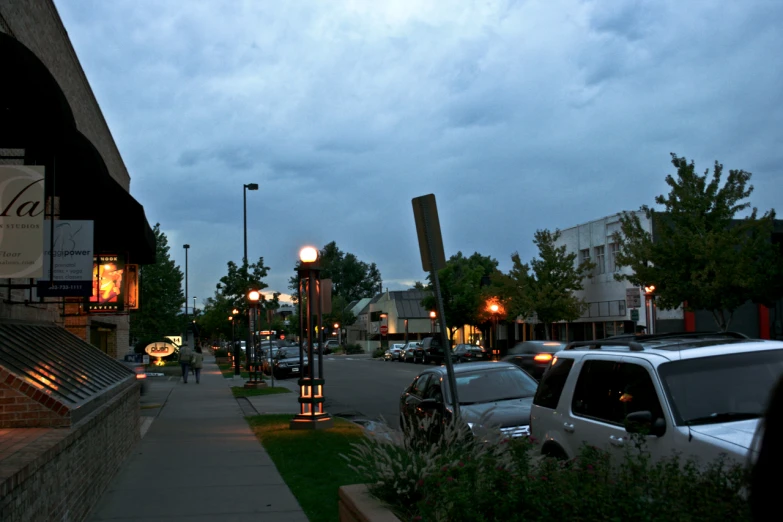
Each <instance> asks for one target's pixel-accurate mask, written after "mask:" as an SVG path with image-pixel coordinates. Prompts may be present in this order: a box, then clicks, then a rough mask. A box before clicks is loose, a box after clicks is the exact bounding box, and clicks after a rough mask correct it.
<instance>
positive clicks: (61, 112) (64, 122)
mask: <svg viewBox="0 0 783 522" xmlns="http://www.w3.org/2000/svg"><path fill="white" fill-rule="evenodd" d="M0 56H2V67H3V80H2V81H0V148H6V149H15V148H24V147H26V146H29V145H30V142H31V141H34V142H35V143H37V144H43V143H50V142H52V141H56V140H57V139H58V137H59V136H61V135H62V133H63V132H65V131H68V130H71V129H75V128H76V122H75V120H74V117H73V111H71V107H70V105H69V104H68V100H67V99H66V98H65V94H63V91H62V89H61V88H60V85H59V84H58V83H57V80H55V79H54V76H52V73H51V72H49V69H47V67H46V65H44V64H43V62H41V60H39V59H38V57H37V56H36V55H35V53H33V52H32V51H31V50H30V49H28V48H27V47H26V46H25V45H24V44H22V43H21V42H19V41H18V40H17V39H16V38H13V37H12V36H9V35H7V34H5V33H3V32H0Z"/></svg>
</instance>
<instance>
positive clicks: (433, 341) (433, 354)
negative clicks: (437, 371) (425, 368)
mask: <svg viewBox="0 0 783 522" xmlns="http://www.w3.org/2000/svg"><path fill="white" fill-rule="evenodd" d="M421 349H422V351H423V352H424V355H423V361H422V362H424V364H429V363H433V362H434V363H435V364H443V363H444V361H445V358H446V357H445V353H444V351H443V347H442V346H441V342H440V338H438V337H425V338H424V339H422V340H421ZM449 353H450V354H451V361H452V362H457V361H459V357H458V356H457V355H455V354H454V352H453V350H451V348H449Z"/></svg>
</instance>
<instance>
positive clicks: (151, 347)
mask: <svg viewBox="0 0 783 522" xmlns="http://www.w3.org/2000/svg"><path fill="white" fill-rule="evenodd" d="M144 351H145V352H147V353H148V354H149V355H151V356H153V357H166V356H167V355H171V354H173V353H174V352H175V351H177V347H176V346H174V345H173V344H171V343H163V342H160V343H151V344H148V345H147V346H146V347H145V348H144Z"/></svg>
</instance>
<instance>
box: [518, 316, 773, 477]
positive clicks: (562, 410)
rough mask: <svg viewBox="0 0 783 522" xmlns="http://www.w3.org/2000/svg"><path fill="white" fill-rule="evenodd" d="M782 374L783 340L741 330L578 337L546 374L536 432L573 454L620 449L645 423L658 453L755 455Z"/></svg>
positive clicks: (551, 450)
mask: <svg viewBox="0 0 783 522" xmlns="http://www.w3.org/2000/svg"><path fill="white" fill-rule="evenodd" d="M781 375H783V342H779V341H761V340H751V339H748V338H747V337H745V336H743V335H742V334H736V333H732V332H726V333H711V334H703V333H702V334H663V335H648V336H639V337H637V338H636V339H628V340H612V339H608V340H601V341H585V342H576V343H571V344H570V345H568V346H567V347H566V348H565V349H564V350H562V351H560V352H558V353H557V356H556V357H555V358H554V359H553V360H552V363H551V365H550V367H549V369H548V370H547V372H546V373H545V374H544V376H543V378H542V380H541V383H540V385H539V387H538V391H537V392H536V396H535V399H534V400H533V407H532V409H531V413H530V419H531V420H530V424H531V434H532V436H533V437H534V438H535V439H538V440H539V441H540V444H541V451H542V453H543V454H545V455H550V456H554V457H558V458H565V459H570V458H573V457H575V456H577V454H578V453H579V450H580V448H581V446H582V445H583V444H589V445H592V446H596V447H599V448H601V449H604V450H608V451H609V452H610V453H611V454H613V455H616V456H620V455H621V453H622V452H623V451H624V447H625V446H626V445H628V444H630V441H629V436H630V433H633V432H639V433H645V434H647V435H646V443H647V444H646V446H647V447H646V450H647V451H649V452H650V454H651V456H652V457H653V458H654V459H660V458H662V457H670V456H672V455H673V454H674V453H675V452H676V453H678V454H680V455H682V456H683V457H684V458H695V459H703V461H706V462H709V461H712V460H713V459H715V458H716V457H718V455H720V454H726V455H727V456H728V457H729V458H732V459H735V460H737V461H739V462H740V463H746V462H747V459H748V457H749V456H750V457H751V458H752V457H753V456H754V455H755V453H756V452H755V450H754V451H753V452H752V453H753V454H751V455H749V452H750V451H751V448H752V447H753V446H754V444H753V442H754V434H755V433H756V429H757V427H758V424H759V418H760V417H761V416H762V415H763V412H764V410H765V408H766V404H767V401H768V399H769V396H770V393H771V392H772V389H773V388H774V386H775V383H777V381H778V379H779V378H780V376H781Z"/></svg>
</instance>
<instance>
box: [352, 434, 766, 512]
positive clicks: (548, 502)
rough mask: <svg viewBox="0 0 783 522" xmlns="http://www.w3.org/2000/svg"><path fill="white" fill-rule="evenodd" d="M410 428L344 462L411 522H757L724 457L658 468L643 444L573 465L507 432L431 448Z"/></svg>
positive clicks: (372, 441) (593, 453) (360, 446)
mask: <svg viewBox="0 0 783 522" xmlns="http://www.w3.org/2000/svg"><path fill="white" fill-rule="evenodd" d="M424 422H425V424H426V423H427V422H430V423H431V421H429V420H425V421H424ZM479 424H485V423H479ZM403 428H404V432H405V434H406V435H405V443H404V444H403V445H395V444H392V443H390V442H387V441H384V440H382V439H377V438H368V439H367V440H364V441H362V442H361V443H357V444H354V445H353V448H352V452H351V453H350V455H348V456H344V458H346V459H347V460H348V461H349V463H350V464H351V467H352V468H353V469H355V470H356V471H358V472H359V473H360V474H362V475H363V477H364V481H365V483H367V484H368V485H369V489H370V493H371V494H373V495H374V496H375V497H376V498H378V499H379V500H381V501H382V502H384V503H386V504H388V505H389V506H390V507H391V509H392V510H393V511H394V512H395V513H396V514H397V516H399V517H400V518H401V520H422V521H440V520H444V521H445V520H448V521H450V522H461V521H466V522H467V521H474V520H475V521H490V520H503V521H525V522H530V521H552V520H580V521H585V522H591V521H596V522H597V521H604V520H618V521H619V520H643V521H670V520H678V521H694V522H695V521H697V520H698V521H701V520H705V521H710V520H716V521H724V520H732V521H750V520H751V516H750V510H749V506H748V503H747V501H746V500H745V498H744V496H743V493H744V492H745V491H746V489H745V488H746V487H747V474H746V471H745V470H744V469H743V468H742V467H740V466H737V465H729V464H727V463H726V462H724V461H721V460H718V461H716V462H714V463H712V464H710V465H709V466H707V467H706V468H704V467H702V468H699V467H697V465H696V463H694V462H692V461H682V460H681V459H679V458H678V457H676V456H674V457H671V458H669V459H665V460H663V461H660V462H653V461H652V460H651V459H650V457H649V455H648V454H647V453H646V452H645V451H644V444H643V443H641V444H637V445H636V447H632V448H629V449H628V451H627V453H626V454H625V456H624V457H620V458H619V460H616V461H614V462H613V461H612V457H610V455H609V454H608V453H606V452H603V451H601V450H599V449H597V448H594V447H588V446H585V447H584V448H583V449H582V451H581V453H580V455H579V456H578V457H577V458H575V459H573V460H572V461H567V462H565V461H558V460H556V459H552V458H543V457H540V456H539V453H540V451H539V448H538V447H537V445H536V444H535V443H533V442H531V441H530V440H529V439H513V440H510V441H504V440H503V439H502V435H500V433H499V432H489V431H486V432H484V433H482V434H481V437H480V438H481V440H482V441H483V442H480V441H479V440H478V439H477V438H476V437H475V436H474V435H473V434H472V433H471V432H470V430H468V429H467V427H464V428H460V427H457V426H455V425H454V423H452V424H450V425H447V426H446V427H445V429H444V434H443V435H442V436H441V437H440V438H439V439H438V440H436V441H421V440H417V439H416V438H415V437H414V436H413V432H412V430H411V429H410V428H411V427H409V426H404V427H403ZM425 428H427V426H426V425H425Z"/></svg>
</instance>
